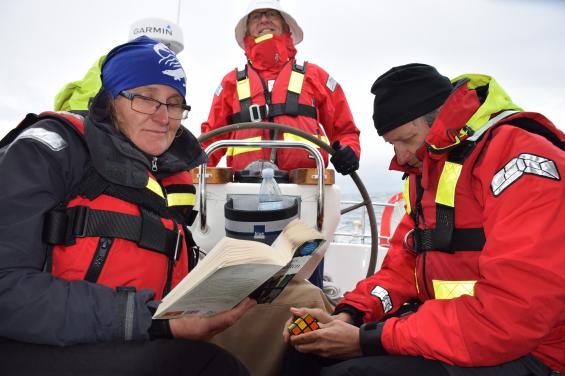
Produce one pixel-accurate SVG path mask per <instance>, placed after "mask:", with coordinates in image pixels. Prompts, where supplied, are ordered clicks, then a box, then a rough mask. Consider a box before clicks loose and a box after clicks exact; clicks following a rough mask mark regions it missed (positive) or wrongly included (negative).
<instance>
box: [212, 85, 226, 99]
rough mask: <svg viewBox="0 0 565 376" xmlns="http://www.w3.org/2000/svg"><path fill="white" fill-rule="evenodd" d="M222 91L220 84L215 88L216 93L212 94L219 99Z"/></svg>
mask: <svg viewBox="0 0 565 376" xmlns="http://www.w3.org/2000/svg"><path fill="white" fill-rule="evenodd" d="M222 90H224V87H223V86H222V84H221V83H220V84H219V85H218V87H217V88H216V91H215V92H214V94H215V95H216V97H219V96H220V94H222Z"/></svg>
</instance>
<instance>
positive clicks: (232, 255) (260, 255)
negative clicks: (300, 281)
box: [162, 237, 290, 304]
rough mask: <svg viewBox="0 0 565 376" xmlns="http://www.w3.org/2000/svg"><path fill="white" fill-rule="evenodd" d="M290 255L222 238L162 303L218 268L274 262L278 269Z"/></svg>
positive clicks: (172, 299) (249, 242)
mask: <svg viewBox="0 0 565 376" xmlns="http://www.w3.org/2000/svg"><path fill="white" fill-rule="evenodd" d="M289 259H290V256H285V255H283V254H281V253H280V252H274V251H273V249H272V248H271V247H269V246H268V245H266V244H263V243H260V242H255V241H251V240H240V239H232V238H227V237H226V238H223V239H222V240H220V241H219V242H218V244H216V246H215V247H214V248H212V250H211V251H210V252H208V255H206V257H204V259H203V260H200V262H199V263H198V264H197V265H196V267H195V268H194V269H193V270H191V271H190V272H189V274H188V275H187V276H186V277H185V278H184V279H183V280H182V281H181V282H180V283H179V284H178V285H177V286H175V288H174V289H173V290H172V291H171V292H169V293H168V294H167V296H165V297H164V298H163V301H162V304H167V303H168V302H170V301H174V300H176V299H178V298H179V297H180V295H182V294H183V293H184V292H186V291H189V290H191V289H192V288H193V287H194V286H196V285H197V284H199V283H200V281H202V280H205V279H206V278H209V276H210V275H212V274H213V273H215V271H216V270H217V269H219V268H223V267H227V266H232V265H238V264H249V263H257V264H259V263H260V264H274V265H277V266H278V268H277V269H276V270H279V269H280V268H281V267H283V266H284V265H286V264H287V263H288V260H289Z"/></svg>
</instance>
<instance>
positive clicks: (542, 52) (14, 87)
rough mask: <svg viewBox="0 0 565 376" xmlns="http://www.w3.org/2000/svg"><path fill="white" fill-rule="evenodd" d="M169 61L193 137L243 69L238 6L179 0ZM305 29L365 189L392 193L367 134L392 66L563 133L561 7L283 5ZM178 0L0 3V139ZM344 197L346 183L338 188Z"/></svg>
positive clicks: (466, 0) (386, 149)
mask: <svg viewBox="0 0 565 376" xmlns="http://www.w3.org/2000/svg"><path fill="white" fill-rule="evenodd" d="M181 1H182V2H181V7H180V22H179V23H180V26H181V27H182V28H183V30H184V40H185V50H184V51H183V52H182V53H180V54H179V59H180V60H181V62H182V64H183V66H184V68H185V71H186V73H187V79H188V98H187V99H188V102H189V104H191V105H192V108H193V111H192V112H191V113H190V115H189V118H188V119H187V120H186V122H185V123H184V124H185V125H186V126H187V127H188V128H189V129H190V130H192V132H193V133H195V134H196V135H199V133H200V124H201V122H202V121H203V120H205V119H206V118H207V115H208V111H209V107H210V103H211V101H212V95H213V92H214V90H215V88H216V87H217V85H218V83H219V82H220V80H221V78H222V77H223V76H224V74H225V73H227V72H228V71H229V70H231V69H233V68H234V67H236V66H238V65H239V66H242V64H243V63H244V57H243V51H242V50H241V49H240V48H239V46H238V45H237V43H236V42H235V39H234V31H233V30H234V27H235V24H236V23H237V21H238V20H239V19H240V18H241V17H242V15H243V13H244V11H245V9H246V8H247V4H248V1H247V0H200V1H193V0H181ZM282 5H283V7H284V8H285V9H286V11H287V12H289V13H290V14H292V15H293V16H294V17H295V18H296V19H297V21H298V23H299V24H300V25H301V27H302V29H303V30H304V41H303V42H302V43H301V44H299V45H298V46H297V48H298V57H299V58H300V59H303V60H308V61H312V62H314V63H316V64H318V65H320V66H322V67H323V68H324V69H325V70H326V71H328V72H329V73H330V74H331V75H332V76H333V77H334V78H335V79H336V80H337V81H338V82H339V83H340V84H341V85H342V86H343V88H344V90H345V93H346V95H347V97H348V100H349V104H350V106H351V109H352V111H353V115H354V117H355V120H356V123H357V126H358V127H359V128H360V129H361V140H362V141H361V144H362V154H361V169H360V175H361V177H362V178H363V180H364V182H365V185H366V187H367V189H368V190H369V191H370V192H383V191H384V192H392V191H396V190H400V189H401V186H402V185H401V183H400V180H399V175H398V174H393V173H390V172H386V168H387V166H388V163H389V161H390V158H391V156H392V149H391V147H390V146H389V145H386V144H384V143H383V142H382V141H381V140H380V139H379V138H378V137H377V134H376V131H375V130H374V128H373V125H372V120H371V114H372V95H371V94H370V92H369V89H370V87H371V84H372V82H373V81H374V80H375V79H376V77H378V76H379V75H380V74H382V73H384V72H385V71H386V70H388V69H389V68H391V67H392V66H395V65H401V64H405V63H411V62H421V63H427V64H431V65H434V66H436V67H437V68H438V70H439V71H440V72H442V73H443V74H445V75H447V76H450V77H455V76H456V75H459V74H461V73H484V74H488V75H491V76H493V77H495V78H496V79H497V81H498V82H499V83H500V84H501V85H502V86H503V87H504V88H505V89H506V90H507V92H508V93H509V94H510V96H511V97H512V99H513V100H514V101H515V102H516V103H517V104H518V105H520V106H522V107H523V108H524V109H526V110H531V111H538V112H542V113H543V114H545V115H546V116H547V117H549V118H550V119H551V120H552V121H553V122H554V123H555V124H556V125H557V126H558V127H559V128H561V129H565V1H563V0H394V1H385V0H370V1H369V0H348V1H338V0H282ZM177 11H178V0H158V1H157V0H96V1H86V0H11V1H2V3H1V5H0V38H1V42H2V43H1V44H2V45H3V46H4V52H3V53H2V59H0V85H1V86H0V115H1V116H0V136H2V135H4V134H5V133H7V132H8V131H9V130H10V129H11V128H13V127H14V126H15V125H16V124H17V123H18V121H19V120H21V119H22V118H23V117H24V115H25V114H26V113H28V112H41V111H44V110H49V109H52V105H53V98H54V96H55V94H56V93H57V92H58V91H59V89H60V88H61V87H62V86H63V85H64V84H65V83H66V82H69V81H73V80H77V79H80V78H82V76H83V75H84V73H85V72H86V71H87V69H88V68H89V67H90V66H91V65H92V64H93V62H94V61H95V60H96V59H97V58H98V57H99V56H100V55H102V54H103V53H106V52H108V51H109V50H110V49H111V48H112V47H113V46H115V45H117V44H120V43H123V42H124V41H125V40H126V39H127V36H128V30H129V26H130V24H131V23H132V22H133V21H135V20H137V19H140V18H145V17H162V18H167V19H170V20H171V21H175V22H176V20H177V17H178V12H177ZM342 187H343V188H344V190H346V191H348V190H350V189H351V188H348V184H343V185H342Z"/></svg>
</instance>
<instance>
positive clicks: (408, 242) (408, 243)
mask: <svg viewBox="0 0 565 376" xmlns="http://www.w3.org/2000/svg"><path fill="white" fill-rule="evenodd" d="M404 248H406V249H408V250H410V251H414V229H410V231H408V232H407V233H406V235H404Z"/></svg>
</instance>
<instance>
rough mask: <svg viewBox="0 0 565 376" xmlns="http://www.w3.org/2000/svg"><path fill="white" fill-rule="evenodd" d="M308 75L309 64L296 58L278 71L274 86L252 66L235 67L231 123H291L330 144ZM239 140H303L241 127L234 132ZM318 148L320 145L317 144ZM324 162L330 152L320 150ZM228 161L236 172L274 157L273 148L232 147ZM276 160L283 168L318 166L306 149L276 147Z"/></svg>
mask: <svg viewBox="0 0 565 376" xmlns="http://www.w3.org/2000/svg"><path fill="white" fill-rule="evenodd" d="M307 74H308V69H307V63H303V64H302V65H300V64H298V63H297V62H296V60H291V61H289V62H288V63H287V64H286V65H285V66H284V68H283V69H282V70H281V72H280V73H279V75H278V77H277V78H276V80H275V82H274V84H273V86H272V89H271V90H270V91H269V88H268V84H267V83H266V82H265V81H264V80H263V79H262V78H261V76H260V75H259V74H258V73H257V72H256V71H255V70H254V69H253V68H251V67H250V66H249V65H247V66H246V67H245V69H244V70H242V71H240V70H237V69H236V70H235V75H236V80H237V94H238V95H237V98H234V100H233V104H232V106H233V107H232V108H233V109H234V111H236V112H235V113H234V114H233V115H232V116H231V117H230V119H229V120H230V124H234V123H242V122H250V121H270V122H276V123H280V124H287V125H292V126H293V127H294V128H297V129H300V130H302V131H304V132H306V133H308V134H311V135H313V136H315V137H317V138H320V139H322V140H323V141H324V142H326V143H328V139H327V136H326V134H325V132H324V130H323V129H322V127H321V126H320V124H319V123H318V111H317V109H316V103H315V100H314V97H313V96H312V94H311V93H310V90H309V89H308V88H307V87H304V88H303V83H304V85H305V86H307V85H308V84H307V80H306V79H305V77H306V75H307ZM233 138H235V139H238V140H254V141H257V140H274V139H278V140H289V141H297V140H298V141H304V139H302V138H299V137H297V136H294V135H292V134H287V133H283V134H278V135H275V134H274V132H273V131H269V130H257V129H249V130H238V131H237V132H234V133H233ZM316 147H317V146H316ZM319 151H320V153H321V154H322V157H323V159H324V163H325V164H326V165H327V162H328V155H327V152H326V151H325V150H323V149H319ZM226 154H227V164H228V166H231V167H233V168H234V169H235V170H236V171H237V170H241V169H243V168H245V166H247V165H248V164H249V163H251V162H253V161H255V160H258V159H266V160H269V159H270V158H271V150H270V149H261V148H249V147H231V148H229V149H228V151H227V153H226ZM276 154H277V158H276V163H277V165H278V166H279V168H280V169H282V170H290V169H294V168H297V167H316V163H315V161H314V159H312V158H310V157H309V153H308V152H307V151H305V150H304V149H277V151H276Z"/></svg>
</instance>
